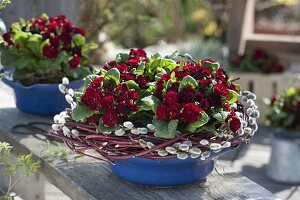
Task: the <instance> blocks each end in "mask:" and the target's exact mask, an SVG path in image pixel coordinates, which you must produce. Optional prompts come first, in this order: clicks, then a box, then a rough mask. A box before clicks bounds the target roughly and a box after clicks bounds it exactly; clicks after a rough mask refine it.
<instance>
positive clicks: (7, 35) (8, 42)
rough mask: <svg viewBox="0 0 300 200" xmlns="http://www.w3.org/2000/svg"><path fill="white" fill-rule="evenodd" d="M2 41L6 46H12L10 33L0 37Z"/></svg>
mask: <svg viewBox="0 0 300 200" xmlns="http://www.w3.org/2000/svg"><path fill="white" fill-rule="evenodd" d="M2 37H3V40H4V41H5V42H7V44H8V45H13V41H12V35H11V33H10V32H6V33H4V34H3V35H2Z"/></svg>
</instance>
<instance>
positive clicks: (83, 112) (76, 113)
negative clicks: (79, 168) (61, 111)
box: [72, 104, 94, 122]
mask: <svg viewBox="0 0 300 200" xmlns="http://www.w3.org/2000/svg"><path fill="white" fill-rule="evenodd" d="M93 114H94V111H92V110H89V109H88V108H87V107H86V106H85V105H83V104H78V105H77V106H76V107H75V108H74V109H73V112H72V119H74V120H75V121H77V122H78V121H80V120H82V119H85V118H87V117H90V116H92V115H93Z"/></svg>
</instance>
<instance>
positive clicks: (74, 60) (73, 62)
mask: <svg viewBox="0 0 300 200" xmlns="http://www.w3.org/2000/svg"><path fill="white" fill-rule="evenodd" d="M80 60H81V58H80V56H78V55H74V56H73V58H72V59H71V60H70V61H69V65H70V67H71V68H72V69H76V68H77V67H78V66H79V64H80Z"/></svg>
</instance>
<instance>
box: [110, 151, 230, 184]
mask: <svg viewBox="0 0 300 200" xmlns="http://www.w3.org/2000/svg"><path fill="white" fill-rule="evenodd" d="M230 150H232V148H226V149H223V150H222V151H220V152H219V153H211V156H210V157H209V158H207V159H206V160H205V161H203V160H200V158H191V157H189V158H187V159H185V160H180V159H178V158H167V159H148V158H131V159H126V160H115V162H114V164H111V165H110V167H111V170H112V172H113V173H114V174H116V175H117V176H118V177H120V178H122V179H124V180H126V181H128V182H131V183H135V184H140V185H146V186H155V187H172V186H180V185H186V184H191V183H194V182H197V181H200V180H202V179H204V178H205V177H206V176H207V175H209V174H210V173H211V172H212V170H213V169H214V165H215V159H216V157H218V156H219V155H221V154H222V153H224V152H227V151H230Z"/></svg>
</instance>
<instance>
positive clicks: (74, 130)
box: [71, 129, 79, 137]
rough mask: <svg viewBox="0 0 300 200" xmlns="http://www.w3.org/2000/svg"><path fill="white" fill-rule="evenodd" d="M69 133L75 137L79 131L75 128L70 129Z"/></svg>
mask: <svg viewBox="0 0 300 200" xmlns="http://www.w3.org/2000/svg"><path fill="white" fill-rule="evenodd" d="M71 133H72V134H73V135H74V136H76V137H78V136H79V131H77V130H76V129H72V131H71Z"/></svg>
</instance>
